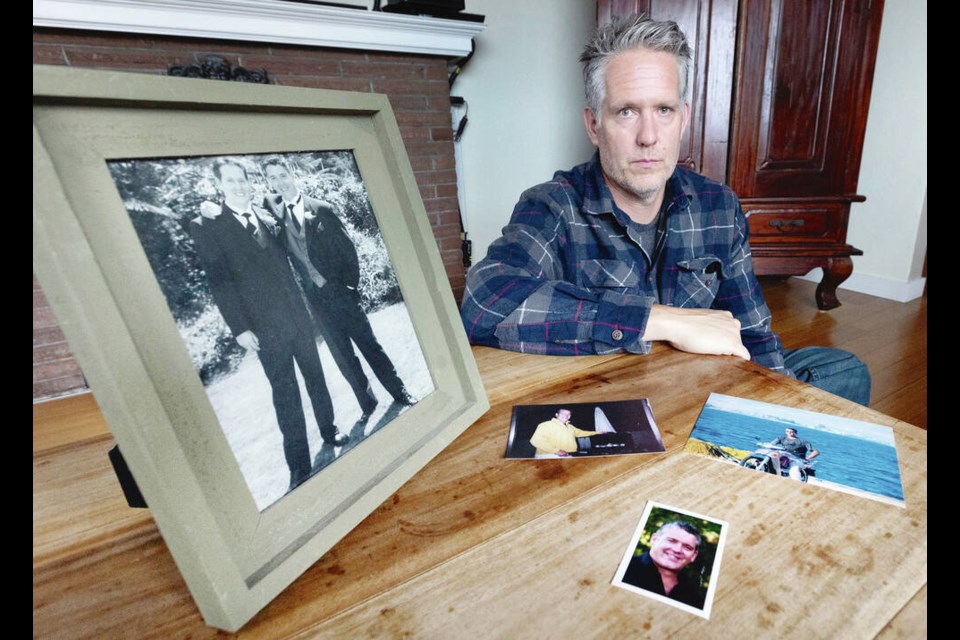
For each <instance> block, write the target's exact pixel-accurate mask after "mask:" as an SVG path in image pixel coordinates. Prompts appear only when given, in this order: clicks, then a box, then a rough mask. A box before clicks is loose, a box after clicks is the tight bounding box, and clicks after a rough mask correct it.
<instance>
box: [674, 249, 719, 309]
mask: <svg viewBox="0 0 960 640" xmlns="http://www.w3.org/2000/svg"><path fill="white" fill-rule="evenodd" d="M728 276H729V274H728V273H726V270H725V269H724V267H723V263H722V262H721V261H720V258H717V257H716V256H702V257H699V258H692V259H690V260H680V261H679V262H677V286H676V289H675V292H674V305H675V306H678V307H693V308H709V307H710V306H711V305H712V304H713V301H714V299H716V297H717V291H718V290H719V289H720V280H721V279H722V278H725V277H728Z"/></svg>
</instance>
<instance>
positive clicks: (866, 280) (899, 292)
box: [795, 269, 927, 302]
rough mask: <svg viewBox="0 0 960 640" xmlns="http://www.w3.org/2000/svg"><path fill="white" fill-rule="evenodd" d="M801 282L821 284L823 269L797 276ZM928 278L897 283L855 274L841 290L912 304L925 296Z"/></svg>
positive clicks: (845, 281)
mask: <svg viewBox="0 0 960 640" xmlns="http://www.w3.org/2000/svg"><path fill="white" fill-rule="evenodd" d="M795 277H797V278H800V279H801V280H808V281H810V282H816V283H819V282H820V279H821V278H822V277H823V270H822V269H814V270H813V271H811V272H810V273H808V274H807V275H805V276H795ZM926 283H927V279H926V278H914V279H913V280H910V281H909V282H895V281H893V280H888V279H886V278H879V277H877V276H868V275H863V274H858V273H853V274H851V275H850V277H849V278H847V279H846V280H844V281H843V283H842V284H841V285H840V287H839V289H849V290H850V291H856V292H858V293H866V294H867V295H871V296H877V297H878V298H886V299H887V300H895V301H896V302H910V301H911V300H916V299H917V298H919V297H920V296H922V295H923V288H924V285H926Z"/></svg>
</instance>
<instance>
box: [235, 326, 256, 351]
mask: <svg viewBox="0 0 960 640" xmlns="http://www.w3.org/2000/svg"><path fill="white" fill-rule="evenodd" d="M237 343H239V345H240V346H241V347H243V348H244V349H246V350H247V351H260V341H259V340H257V336H256V334H254V333H253V331H250V330H247V331H244V332H243V333H241V334H240V335H238V336H237Z"/></svg>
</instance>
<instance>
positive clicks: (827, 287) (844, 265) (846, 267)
mask: <svg viewBox="0 0 960 640" xmlns="http://www.w3.org/2000/svg"><path fill="white" fill-rule="evenodd" d="M851 273H853V260H851V259H850V258H830V259H829V260H827V264H825V265H824V267H823V279H821V280H820V284H818V285H817V294H816V296H817V306H818V307H819V308H820V309H823V310H824V311H827V310H829V309H835V308H836V307H839V306H840V301H839V300H837V287H839V286H840V283H842V282H843V281H844V280H846V279H847V278H849V277H850V274H851Z"/></svg>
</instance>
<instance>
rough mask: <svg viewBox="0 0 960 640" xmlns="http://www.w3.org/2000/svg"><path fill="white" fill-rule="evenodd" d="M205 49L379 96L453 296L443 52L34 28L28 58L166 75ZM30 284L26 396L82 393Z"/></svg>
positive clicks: (281, 81) (455, 258) (320, 84)
mask: <svg viewBox="0 0 960 640" xmlns="http://www.w3.org/2000/svg"><path fill="white" fill-rule="evenodd" d="M210 54H213V55H219V56H222V57H224V58H226V59H227V61H228V62H230V63H231V64H236V65H240V66H242V67H245V68H247V69H264V70H266V72H267V75H268V79H269V81H270V83H271V84H278V85H286V86H298V87H314V88H322V89H340V90H347V91H364V92H373V93H384V94H386V95H387V97H388V98H389V100H390V105H391V107H392V108H393V111H394V113H395V114H396V117H397V123H398V125H399V126H400V133H401V135H402V137H403V141H404V144H405V146H406V150H407V155H408V156H409V158H410V164H411V165H412V166H413V172H414V176H415V177H416V181H417V185H418V186H419V188H420V195H421V197H422V198H423V204H424V207H425V209H426V212H427V215H428V216H429V219H430V226H431V227H432V229H433V234H434V237H435V238H436V240H437V245H438V247H439V248H440V255H441V257H442V259H443V264H444V266H445V267H446V272H447V277H448V278H449V280H450V286H451V287H452V289H453V294H454V297H455V298H456V300H457V302H458V303H459V301H460V298H461V297H462V295H463V287H464V270H463V261H462V256H461V253H460V219H459V208H458V204H457V173H456V164H455V160H454V150H453V132H452V125H451V117H450V102H449V95H450V94H449V85H448V82H447V59H446V58H443V57H438V56H427V55H416V54H398V53H383V52H373V51H372V52H360V51H352V50H345V49H327V48H319V47H303V46H295V45H267V44H262V43H245V42H232V41H226V40H203V39H194V38H177V37H167V36H143V35H136V34H113V33H99V32H89V31H77V30H60V29H34V31H33V61H34V63H36V64H55V65H69V66H75V67H86V68H98V69H112V70H118V71H136V72H142V73H152V74H157V75H166V73H167V68H168V66H169V65H190V64H196V63H199V62H202V61H203V59H204V58H205V56H207V55H210ZM210 82H217V81H215V80H211V81H210ZM33 287H34V293H33V397H34V400H37V399H42V398H46V397H51V396H58V395H64V394H69V393H73V392H77V391H82V390H83V389H85V383H84V381H83V376H82V374H81V372H80V369H79V367H77V365H76V362H75V361H74V360H73V356H72V354H71V353H70V350H69V348H68V346H67V344H66V342H64V339H63V334H62V332H61V331H60V329H59V328H58V327H57V324H56V320H55V319H54V317H53V314H52V312H51V311H50V308H49V306H48V305H47V302H46V298H45V297H44V295H43V291H42V290H41V289H40V285H39V284H38V283H37V279H36V277H34V279H33Z"/></svg>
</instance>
